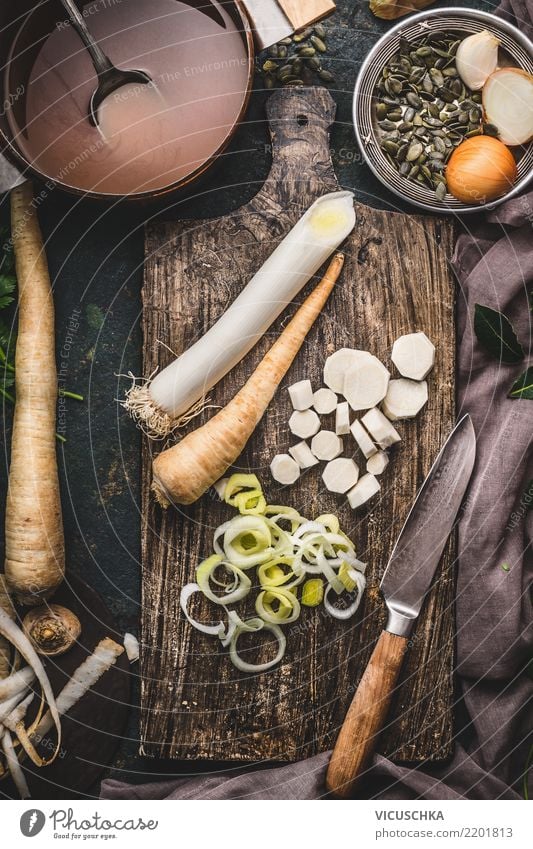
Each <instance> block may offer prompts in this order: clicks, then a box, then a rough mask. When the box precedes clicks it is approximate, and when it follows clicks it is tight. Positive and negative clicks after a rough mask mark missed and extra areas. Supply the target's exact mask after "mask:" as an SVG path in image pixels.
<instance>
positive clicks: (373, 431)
mask: <svg viewBox="0 0 533 849" xmlns="http://www.w3.org/2000/svg"><path fill="white" fill-rule="evenodd" d="M361 421H362V423H363V424H364V426H365V427H366V429H367V430H368V432H369V434H370V436H371V437H372V438H373V439H374V441H375V442H376V443H377V444H378V445H379V447H380V448H390V447H391V445H395V444H396V443H397V442H401V441H402V438H401V436H400V434H399V433H398V431H397V430H396V429H395V428H394V427H393V426H392V425H391V423H390V421H389V420H388V419H387V418H386V417H385V416H384V415H383V413H382V412H381V410H378V409H377V407H374V409H373V410H369V411H368V413H365V415H364V416H363V418H362V419H361Z"/></svg>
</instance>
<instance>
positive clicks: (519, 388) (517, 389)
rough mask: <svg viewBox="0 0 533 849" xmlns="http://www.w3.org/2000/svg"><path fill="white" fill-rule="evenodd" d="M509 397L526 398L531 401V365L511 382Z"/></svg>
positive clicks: (532, 388)
mask: <svg viewBox="0 0 533 849" xmlns="http://www.w3.org/2000/svg"><path fill="white" fill-rule="evenodd" d="M509 398H526V399H527V400H528V401H533V366H529V368H527V369H526V370H525V372H524V373H523V374H521V375H520V377H519V378H518V380H516V381H515V382H514V383H513V385H512V386H511V391H510V392H509Z"/></svg>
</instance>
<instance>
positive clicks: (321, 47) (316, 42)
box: [309, 35, 328, 53]
mask: <svg viewBox="0 0 533 849" xmlns="http://www.w3.org/2000/svg"><path fill="white" fill-rule="evenodd" d="M309 41H310V42H311V44H312V45H313V47H316V49H317V50H318V52H319V53H325V52H326V50H327V49H328V48H327V47H326V45H325V43H324V41H323V40H322V39H321V38H320V36H318V35H312V36H311V38H310V39H309Z"/></svg>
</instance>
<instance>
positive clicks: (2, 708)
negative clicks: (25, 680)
mask: <svg viewBox="0 0 533 849" xmlns="http://www.w3.org/2000/svg"><path fill="white" fill-rule="evenodd" d="M29 688H30V687H29V684H25V685H24V687H22V689H20V690H19V691H18V693H15V694H14V695H12V696H10V697H9V698H8V699H5V700H4V701H3V702H0V726H1V725H2V724H3V723H4V722H5V720H6V719H7V717H9V716H10V714H11V713H12V712H13V711H14V710H15V708H16V707H17V705H18V704H19V703H20V701H21V699H23V698H24V697H25V696H26V694H27V692H28V690H29Z"/></svg>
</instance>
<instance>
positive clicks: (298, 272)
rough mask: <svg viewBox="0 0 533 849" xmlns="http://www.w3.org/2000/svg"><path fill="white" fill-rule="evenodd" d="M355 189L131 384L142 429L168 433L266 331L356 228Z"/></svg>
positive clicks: (312, 211) (323, 206)
mask: <svg viewBox="0 0 533 849" xmlns="http://www.w3.org/2000/svg"><path fill="white" fill-rule="evenodd" d="M354 225H355V210H354V204H353V194H352V193H351V192H334V193H332V194H327V195H324V196H323V197H321V198H319V199H318V200H317V201H315V203H314V204H313V205H312V206H311V207H310V208H309V209H308V210H307V212H306V213H305V215H304V216H303V217H302V218H301V219H300V221H298V223H297V224H296V226H295V227H293V229H292V230H291V231H290V233H289V234H288V235H287V236H286V238H285V239H284V240H283V241H282V242H281V244H280V245H279V246H278V247H277V248H276V250H275V251H274V252H273V253H272V255H271V256H270V257H269V259H268V260H267V261H266V262H265V264H264V265H263V267H262V268H261V269H260V270H259V271H258V272H257V274H256V275H255V276H254V277H253V278H252V280H251V281H250V282H249V283H248V285H247V286H246V287H245V289H243V291H242V292H241V294H240V295H239V296H238V297H237V298H236V300H235V301H234V302H233V304H232V305H231V306H230V307H229V309H228V310H226V312H225V313H224V315H222V316H221V318H219V320H218V321H217V322H216V323H215V324H214V325H213V327H211V329H210V330H209V331H208V332H207V333H206V334H205V336H203V338H202V339H200V340H199V341H198V342H196V343H195V344H194V345H193V346H192V347H191V348H189V349H188V350H187V351H185V352H184V353H183V354H181V356H179V357H178V358H177V360H175V361H174V362H173V363H172V364H171V365H170V366H168V368H166V369H164V371H162V372H161V373H160V374H158V375H157V376H156V377H155V378H154V379H153V380H152V381H151V382H150V381H147V382H144V383H143V385H135V386H133V387H132V389H130V391H129V393H128V395H127V397H126V400H125V402H124V406H125V407H126V409H127V410H129V412H130V413H131V414H132V416H133V417H134V418H135V419H136V420H137V421H138V422H139V423H140V424H141V426H142V427H143V429H144V430H145V431H146V432H147V433H149V434H152V435H154V436H156V437H159V438H162V437H164V436H167V435H168V434H169V433H170V432H171V431H172V430H173V429H175V428H176V427H179V426H180V424H184V423H186V421H188V420H190V413H191V410H192V409H193V408H194V407H195V405H196V407H198V402H199V401H200V400H201V399H203V398H205V395H206V393H207V392H208V391H209V390H210V389H211V387H212V386H214V385H215V384H216V383H218V381H219V380H220V379H221V378H222V377H224V375H225V374H227V373H228V372H229V371H230V370H231V369H232V368H233V367H234V366H235V365H236V364H237V363H238V362H239V361H240V360H241V359H242V358H243V357H244V356H245V354H247V353H248V351H250V349H251V348H253V346H254V345H255V344H256V343H257V342H258V341H259V339H260V338H261V337H262V336H263V335H264V333H265V332H266V330H267V329H268V328H269V327H270V325H271V324H272V323H273V321H275V319H276V318H277V317H278V316H279V315H280V313H281V312H282V311H283V310H284V309H285V308H286V307H287V306H288V304H290V303H291V302H292V301H293V300H294V298H295V297H296V295H297V294H298V292H299V291H300V290H301V289H302V288H303V287H304V286H305V285H306V283H308V281H309V280H311V278H312V277H313V276H314V275H315V274H316V272H317V271H318V269H319V268H320V266H321V265H323V263H324V262H325V261H326V260H327V258H328V257H329V256H330V255H331V254H332V253H333V252H334V251H335V250H336V249H337V248H338V247H339V245H340V244H341V242H343V241H344V239H345V238H346V237H347V236H348V235H349V233H351V231H352V230H353V228H354Z"/></svg>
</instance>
